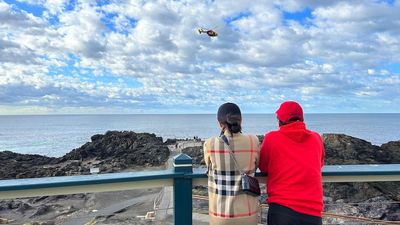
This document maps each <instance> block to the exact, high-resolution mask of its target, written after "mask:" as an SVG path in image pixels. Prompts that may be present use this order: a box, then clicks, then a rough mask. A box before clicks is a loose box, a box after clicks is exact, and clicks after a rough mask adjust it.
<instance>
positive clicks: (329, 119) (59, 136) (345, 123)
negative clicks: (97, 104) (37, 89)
mask: <svg viewBox="0 0 400 225" xmlns="http://www.w3.org/2000/svg"><path fill="white" fill-rule="evenodd" d="M305 122H306V124H307V127H308V128H309V129H311V130H315V131H317V132H319V133H321V134H322V133H343V134H347V135H350V136H353V137H358V138H361V139H364V140H366V141H369V142H371V143H372V144H375V145H381V144H383V143H386V142H388V141H394V140H400V114H399V113H392V114H306V115H305ZM242 126H243V132H244V133H251V134H257V135H262V134H265V133H266V132H268V131H271V130H275V129H277V120H276V118H275V115H274V114H248V115H243V123H242ZM108 130H118V131H123V130H127V131H134V132H147V133H154V134H156V135H157V136H161V137H163V139H164V140H166V139H167V138H181V139H184V138H193V137H194V136H197V137H199V138H202V139H204V138H208V137H211V136H215V135H218V134H219V128H218V123H217V120H216V116H215V115H214V114H179V115H177V114H172V115H171V114H166V115H158V114H156V115H155V114H151V115H143V114H135V115H35V116H0V151H6V150H7V151H13V152H18V153H29V154H40V155H47V156H57V157H58V156H62V155H64V154H65V153H67V152H69V151H71V150H72V149H74V148H78V147H80V146H81V145H83V144H84V143H86V142H88V141H90V137H91V136H93V135H95V134H104V133H105V132H106V131H108Z"/></svg>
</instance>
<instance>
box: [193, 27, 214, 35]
mask: <svg viewBox="0 0 400 225" xmlns="http://www.w3.org/2000/svg"><path fill="white" fill-rule="evenodd" d="M197 31H198V32H199V34H203V33H205V34H207V35H208V36H210V37H216V36H218V33H217V32H215V31H214V30H211V29H204V28H199V29H197Z"/></svg>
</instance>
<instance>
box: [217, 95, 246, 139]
mask: <svg viewBox="0 0 400 225" xmlns="http://www.w3.org/2000/svg"><path fill="white" fill-rule="evenodd" d="M217 117H218V121H219V122H220V123H222V124H225V125H226V126H225V127H226V128H227V129H228V131H229V132H230V133H231V134H236V133H239V132H241V131H242V126H241V123H242V114H241V112H240V109H239V106H237V105H236V104H234V103H230V102H228V103H225V104H223V105H221V106H220V107H219V109H218V115H217ZM222 132H223V131H222Z"/></svg>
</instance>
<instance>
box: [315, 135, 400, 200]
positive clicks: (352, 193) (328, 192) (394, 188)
mask: <svg viewBox="0 0 400 225" xmlns="http://www.w3.org/2000/svg"><path fill="white" fill-rule="evenodd" d="M322 139H323V141H324V146H325V165H351V164H386V163H394V162H395V161H396V157H398V152H399V151H400V148H399V145H398V143H396V142H393V143H391V144H385V146H386V147H385V148H383V147H382V148H381V147H379V146H375V145H372V144H371V143H370V142H367V141H364V140H361V139H358V138H355V137H351V136H347V135H344V134H324V135H323V136H322ZM324 196H329V197H331V198H333V199H334V200H338V199H344V200H345V201H346V202H361V201H366V200H367V199H371V198H374V197H378V196H386V197H389V198H391V199H393V200H396V201H398V200H400V183H399V182H368V183H364V182H360V183H324Z"/></svg>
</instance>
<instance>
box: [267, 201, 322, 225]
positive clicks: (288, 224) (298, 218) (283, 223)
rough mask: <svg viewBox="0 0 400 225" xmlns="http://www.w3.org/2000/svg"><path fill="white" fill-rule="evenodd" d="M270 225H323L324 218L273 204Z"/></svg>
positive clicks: (270, 210) (269, 212)
mask: <svg viewBox="0 0 400 225" xmlns="http://www.w3.org/2000/svg"><path fill="white" fill-rule="evenodd" d="M267 224H268V225H322V218H321V217H318V216H310V215H306V214H302V213H298V212H296V211H294V210H292V209H290V208H288V207H285V206H282V205H279V204H275V203H271V204H270V205H269V210H268V223H267Z"/></svg>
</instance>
